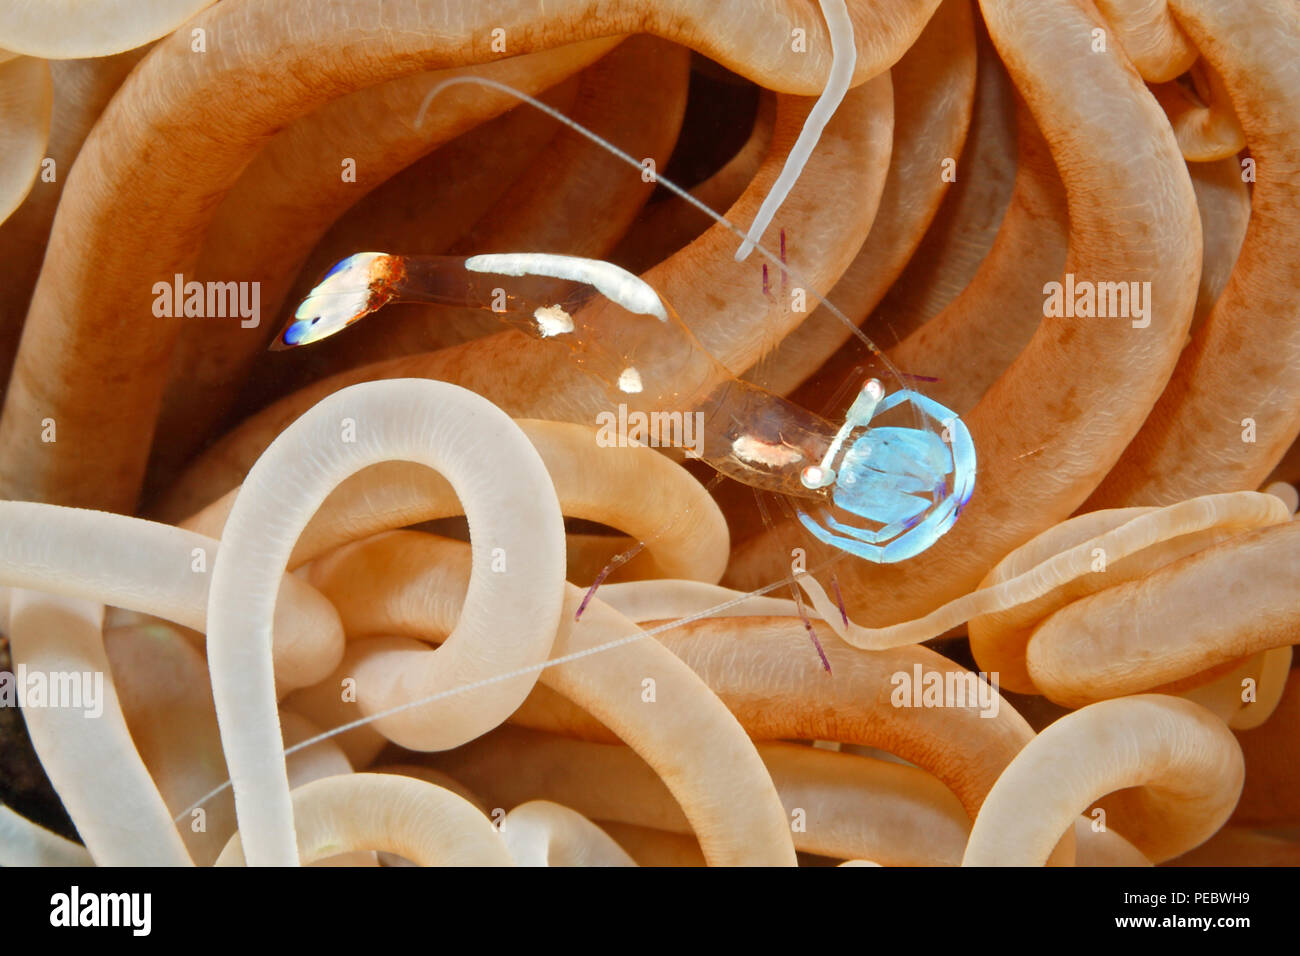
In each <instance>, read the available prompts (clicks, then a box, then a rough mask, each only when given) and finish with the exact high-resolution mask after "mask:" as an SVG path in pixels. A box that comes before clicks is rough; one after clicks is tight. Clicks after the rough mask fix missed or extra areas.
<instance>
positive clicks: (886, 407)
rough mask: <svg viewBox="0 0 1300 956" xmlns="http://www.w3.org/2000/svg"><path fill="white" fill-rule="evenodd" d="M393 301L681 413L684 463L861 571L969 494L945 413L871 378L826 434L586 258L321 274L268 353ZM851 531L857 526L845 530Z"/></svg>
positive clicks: (652, 409) (649, 295)
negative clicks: (485, 317) (464, 324)
mask: <svg viewBox="0 0 1300 956" xmlns="http://www.w3.org/2000/svg"><path fill="white" fill-rule="evenodd" d="M601 296H603V297H604V298H605V299H606V300H608V301H609V302H610V303H611V304H612V305H613V306H614V307H616V308H618V309H621V310H622V311H624V312H626V313H628V316H627V320H626V321H625V322H623V323H621V324H620V325H619V330H620V331H619V336H618V340H617V342H610V341H609V338H610V336H609V335H608V334H606V333H605V332H604V330H603V329H602V328H601V327H599V326H597V325H595V324H592V323H590V322H588V321H587V319H586V316H585V310H584V307H585V306H586V305H588V304H589V303H590V302H591V301H592V300H594V299H596V298H598V297H601ZM393 302H423V303H431V304H440V305H450V306H457V307H469V308H479V309H485V310H488V311H491V312H493V313H495V314H497V315H498V316H499V317H500V318H501V319H502V321H503V322H505V323H506V324H507V325H509V326H511V327H514V328H517V329H520V330H522V331H524V332H526V333H527V334H529V335H530V336H532V337H533V338H535V339H539V340H542V341H544V342H546V343H548V344H550V345H551V346H552V347H556V346H561V347H565V348H567V349H568V350H569V351H570V353H571V356H572V358H573V359H574V361H576V362H577V364H578V365H579V366H580V367H582V368H583V369H584V370H585V371H587V372H588V373H590V374H591V375H593V376H595V377H596V378H598V379H599V380H600V381H601V382H602V384H603V385H604V387H605V391H606V394H607V395H609V397H610V399H611V401H616V402H618V403H620V404H625V405H627V406H629V407H635V408H636V409H638V410H642V411H645V412H647V413H653V414H659V415H667V416H669V418H672V416H679V417H677V418H676V419H674V420H676V421H680V420H681V418H680V416H682V415H686V414H692V415H695V416H696V418H695V421H696V422H698V425H699V427H698V429H697V430H698V432H699V433H700V440H699V441H698V444H697V446H696V449H695V451H696V454H697V455H698V457H699V458H701V459H702V460H704V461H705V462H707V463H708V464H709V465H711V466H712V467H713V468H715V469H716V470H717V471H719V472H722V473H723V474H725V475H727V476H729V477H731V478H735V479H736V480H738V481H741V482H743V483H745V484H747V485H750V486H752V487H754V488H758V489H762V490H766V491H770V492H773V493H775V494H777V495H780V496H782V497H783V498H784V499H786V500H787V501H790V502H792V503H794V506H795V512H796V514H797V515H798V517H799V520H800V522H801V523H802V524H803V526H804V527H805V528H807V529H808V530H809V531H810V532H811V533H812V534H813V535H814V536H815V537H816V538H817V539H818V540H820V541H822V542H823V543H825V544H828V545H831V546H832V547H834V548H837V549H839V550H841V551H846V552H848V553H850V554H854V555H856V556H858V557H860V558H864V559H866V560H869V561H874V562H881V563H886V562H893V561H901V560H904V559H906V558H909V557H912V556H914V555H916V554H919V553H920V552H921V551H924V550H925V549H926V548H928V547H929V546H930V545H931V544H933V543H934V542H935V541H936V540H938V538H939V537H940V536H942V535H943V534H944V533H945V532H946V531H947V530H948V529H949V528H951V527H952V524H953V522H954V521H956V519H957V516H958V515H959V514H960V513H961V509H962V508H963V507H964V506H965V505H966V503H967V502H968V501H969V500H970V496H971V493H972V492H973V489H974V481H975V449H974V444H973V442H972V441H971V438H970V433H969V432H968V431H967V429H966V427H965V425H964V424H963V423H962V422H961V420H960V419H959V418H958V417H957V415H956V414H955V413H953V412H952V411H950V410H949V409H947V408H945V407H943V406H942V405H940V404H938V403H937V402H935V401H933V400H932V399H930V398H927V397H926V396H924V395H922V394H920V393H919V392H916V391H915V390H912V389H908V388H900V389H899V390H897V391H894V392H893V393H891V394H886V389H885V387H884V385H882V384H881V382H880V381H879V380H878V379H875V378H871V379H869V380H868V381H867V382H866V383H865V384H864V386H863V387H862V389H861V391H860V393H859V395H858V396H857V398H856V399H855V400H854V402H853V404H852V406H851V407H850V408H849V409H848V411H847V413H846V414H845V418H844V421H843V422H842V423H841V424H840V425H838V426H837V425H836V424H834V423H833V422H831V421H829V420H827V419H825V418H823V417H822V416H820V415H817V414H814V413H813V412H810V411H808V410H807V409H805V408H803V407H801V406H799V405H796V404H795V403H793V402H790V401H788V400H787V399H785V398H783V397H782V396H780V395H776V394H774V393H772V392H769V391H767V390H766V389H764V388H762V387H760V386H758V385H756V384H754V383H752V382H748V381H745V380H743V379H740V378H737V377H736V376H734V375H732V374H731V372H730V371H728V370H727V369H726V368H725V367H723V366H722V365H721V363H719V362H718V361H717V359H715V358H714V357H713V356H712V355H710V354H709V353H708V352H707V351H706V350H705V349H704V348H703V346H701V345H700V343H699V341H698V340H697V339H696V338H695V336H694V335H693V333H692V332H691V331H690V329H689V328H688V327H687V326H686V325H685V324H684V323H683V322H682V320H681V318H680V317H679V316H678V315H677V313H676V312H675V311H674V310H673V308H672V306H671V305H670V304H669V303H668V302H666V301H665V300H664V299H663V297H662V296H660V295H659V294H658V293H657V292H656V291H655V290H654V289H653V288H652V287H651V286H650V285H649V284H648V283H646V282H645V281H644V280H643V279H640V278H639V277H637V276H635V275H632V274H631V273H629V272H627V271H626V270H623V269H621V268H619V267H618V266H615V265H613V264H611V263H608V262H602V261H600V260H594V259H581V258H578V257H575V256H561V255H550V254H541V253H521V254H516V255H491V256H472V257H469V258H463V257H453V256H398V255H389V254H386V253H376V252H364V253H356V254H355V255H352V256H349V257H347V258H346V259H343V260H342V261H340V262H339V263H337V264H336V265H335V266H334V267H333V268H331V269H330V270H329V271H328V272H327V273H326V274H325V276H324V277H323V278H322V279H321V281H320V283H318V284H317V285H316V286H315V287H314V288H313V289H312V290H311V292H310V293H309V294H308V295H307V297H306V298H305V299H304V300H303V301H302V303H301V304H300V305H299V306H298V307H297V309H296V310H295V311H294V315H293V318H292V319H291V320H290V321H289V323H288V324H287V325H286V326H285V328H284V329H283V330H282V331H281V333H280V334H279V335H278V336H277V337H276V339H275V341H274V342H273V344H272V346H271V347H272V349H286V348H295V347H299V346H304V345H309V344H311V343H313V342H318V341H320V340H321V339H324V338H327V337H328V336H331V335H334V334H335V333H337V332H340V331H342V330H343V329H344V328H346V327H348V326H349V325H352V324H354V323H356V322H358V321H360V320H361V319H362V318H364V317H365V316H367V315H369V314H370V313H372V312H375V311H378V310H379V309H381V308H383V307H384V306H385V305H387V304H389V303H393ZM941 436H942V437H941ZM841 514H842V517H841ZM854 518H857V519H865V520H866V522H867V526H866V527H863V526H860V525H858V524H857V523H855V522H853V521H852V520H845V519H854Z"/></svg>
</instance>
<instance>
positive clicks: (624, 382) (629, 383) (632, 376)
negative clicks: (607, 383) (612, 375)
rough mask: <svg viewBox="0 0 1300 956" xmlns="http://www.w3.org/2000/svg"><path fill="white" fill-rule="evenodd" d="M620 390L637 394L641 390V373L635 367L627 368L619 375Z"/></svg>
mask: <svg viewBox="0 0 1300 956" xmlns="http://www.w3.org/2000/svg"><path fill="white" fill-rule="evenodd" d="M618 390H619V391H620V392H627V394H629V395H635V394H636V393H637V392H639V391H641V373H640V372H638V371H637V370H636V369H634V368H625V369H623V372H622V374H621V375H619V377H618Z"/></svg>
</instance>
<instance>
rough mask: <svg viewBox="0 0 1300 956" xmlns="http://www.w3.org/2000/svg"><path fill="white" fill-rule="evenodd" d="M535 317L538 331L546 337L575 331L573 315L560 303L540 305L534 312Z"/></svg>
mask: <svg viewBox="0 0 1300 956" xmlns="http://www.w3.org/2000/svg"><path fill="white" fill-rule="evenodd" d="M533 318H535V319H536V320H537V331H538V332H539V333H540V334H541V336H542V338H544V339H549V338H550V337H551V336H552V335H563V334H564V333H565V332H572V331H573V316H571V315H569V313H567V312H565V311H564V310H563V309H561V308H560V307H559V306H558V305H543V306H541V307H539V308H538V309H537V311H536V312H534V313H533Z"/></svg>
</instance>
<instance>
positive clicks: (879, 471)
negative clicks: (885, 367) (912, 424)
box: [798, 389, 975, 564]
mask: <svg viewBox="0 0 1300 956" xmlns="http://www.w3.org/2000/svg"><path fill="white" fill-rule="evenodd" d="M904 402H910V403H911V404H912V405H913V406H915V407H916V409H917V410H918V411H920V412H921V413H922V414H923V415H924V416H926V417H927V418H928V419H930V420H931V421H932V422H933V423H934V424H935V426H936V427H937V429H940V430H946V432H947V435H948V440H947V441H945V440H944V439H943V438H941V437H939V435H938V434H936V433H935V432H934V431H929V430H925V429H920V428H899V427H894V426H887V427H876V428H871V427H870V424H869V422H870V419H868V421H865V422H857V423H850V426H849V427H850V428H854V429H855V428H858V427H861V428H865V429H866V431H865V432H864V433H863V434H862V435H861V436H860V437H858V438H857V439H855V440H854V441H853V442H852V443H851V444H849V446H848V449H847V451H844V452H843V458H842V460H841V461H840V463H839V465H838V466H837V467H828V468H827V469H826V473H827V474H834V475H835V480H834V487H833V489H832V491H831V501H832V502H834V505H835V507H836V508H838V509H840V510H841V511H844V512H847V513H848V514H851V515H856V516H857V517H859V518H865V519H867V521H869V522H872V523H873V524H874V525H875V527H859V526H857V525H853V524H848V523H846V522H844V521H841V520H840V519H838V518H836V517H835V515H834V514H833V513H832V511H831V509H830V507H828V506H826V505H822V506H820V507H818V508H816V509H815V511H814V513H813V514H809V513H808V512H807V511H805V510H803V509H802V508H800V509H798V515H799V521H800V522H801V523H802V524H803V526H804V527H805V528H807V529H808V530H809V531H810V532H812V534H813V535H814V536H815V537H816V538H817V539H818V540H819V541H822V542H824V543H826V544H829V545H831V546H832V547H836V548H839V549H840V550H842V551H847V552H849V553H850V554H854V555H857V556H858V557H860V558H864V559H866V560H867V561H872V562H875V563H877V564H892V563H893V562H896V561H904V560H906V559H908V558H912V557H915V556H916V555H918V554H920V553H921V552H922V551H924V550H926V549H927V548H929V547H930V545H932V544H934V543H935V542H936V541H938V540H939V539H940V538H941V537H943V535H944V534H946V533H947V531H948V529H950V528H951V527H952V526H953V523H954V522H956V520H957V517H958V516H959V515H960V514H961V510H962V508H964V507H965V506H966V504H967V502H969V501H970V498H971V495H972V493H973V492H974V490H975V443H974V441H972V440H971V436H970V431H969V430H968V429H967V428H966V425H965V423H964V422H963V421H962V420H961V419H960V418H958V417H957V415H956V414H955V413H954V412H952V411H951V410H949V409H947V408H945V407H944V406H942V405H940V404H939V403H938V402H936V401H934V399H931V398H927V397H926V396H924V395H922V394H920V393H919V392H914V391H912V390H911V389H903V390H901V391H898V392H895V393H894V394H892V395H890V396H888V397H886V398H885V399H883V400H882V401H881V402H880V403H879V404H878V405H876V406H875V408H874V410H873V411H872V413H871V418H872V419H874V418H875V417H876V416H878V415H880V414H881V413H882V412H886V411H888V410H889V409H891V408H895V407H897V406H898V405H901V404H903V403H904ZM827 464H828V466H833V462H828V463H827Z"/></svg>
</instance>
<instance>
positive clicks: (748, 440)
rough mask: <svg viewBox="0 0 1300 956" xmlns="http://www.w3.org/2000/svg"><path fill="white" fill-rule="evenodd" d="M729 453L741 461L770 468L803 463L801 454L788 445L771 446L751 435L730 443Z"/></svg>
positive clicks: (742, 436)
mask: <svg viewBox="0 0 1300 956" xmlns="http://www.w3.org/2000/svg"><path fill="white" fill-rule="evenodd" d="M731 452H732V454H733V455H735V456H736V457H737V458H739V459H740V460H741V461H747V462H751V463H752V464H755V465H767V466H769V467H771V468H784V467H786V466H787V465H793V464H795V463H796V462H800V461H803V452H801V451H799V449H797V448H791V447H790V446H789V445H773V444H772V443H770V442H765V441H759V440H758V439H757V438H755V437H754V436H753V435H741V436H740V437H739V438H737V439H736V440H735V441H733V442H732V443H731Z"/></svg>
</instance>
